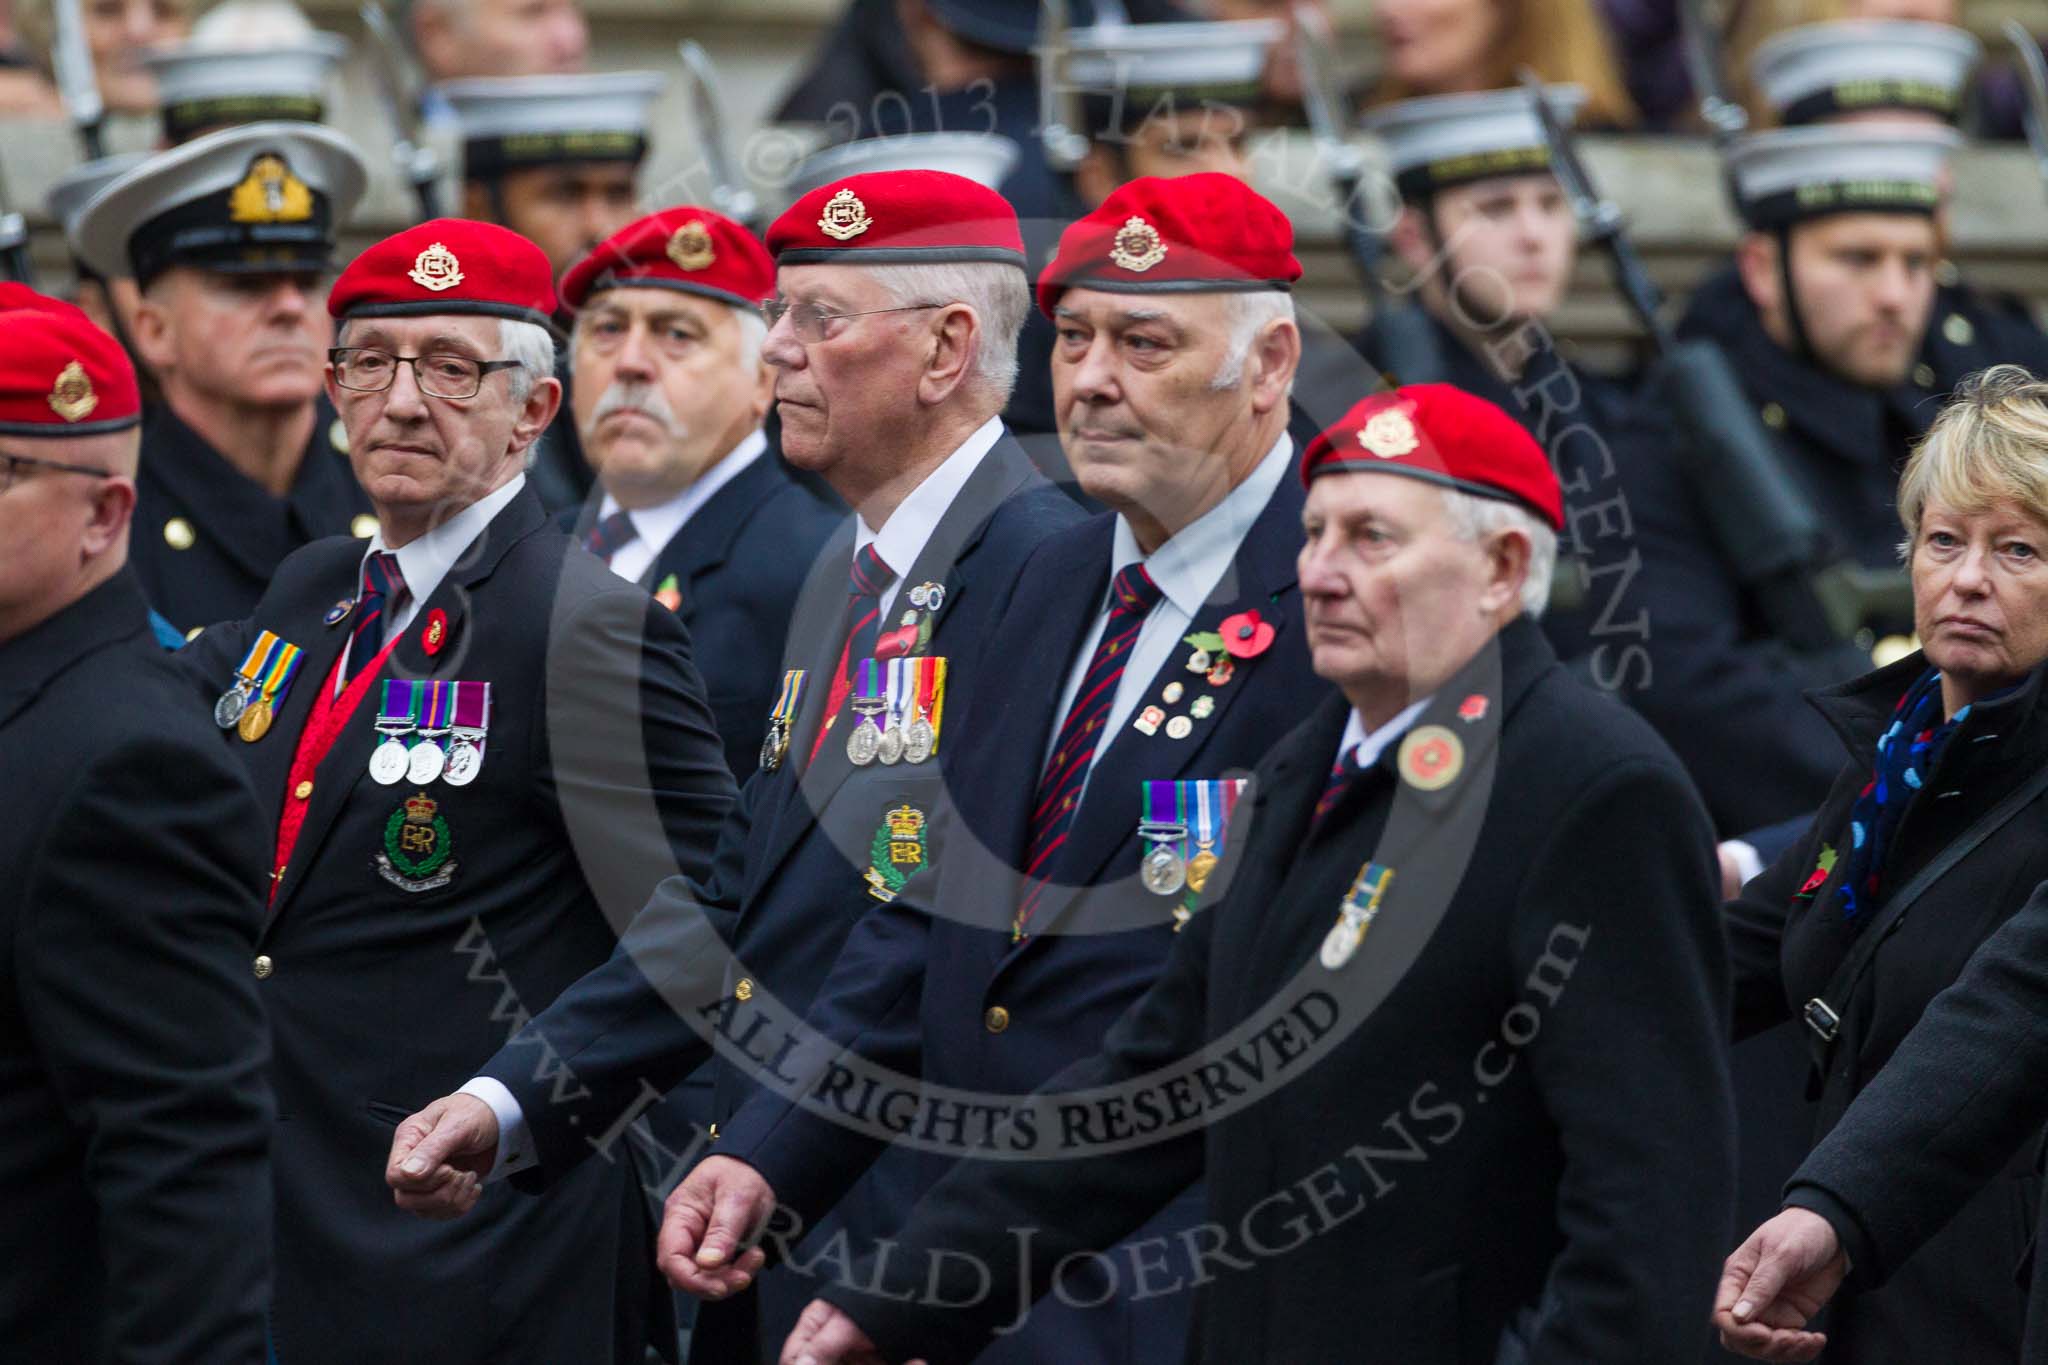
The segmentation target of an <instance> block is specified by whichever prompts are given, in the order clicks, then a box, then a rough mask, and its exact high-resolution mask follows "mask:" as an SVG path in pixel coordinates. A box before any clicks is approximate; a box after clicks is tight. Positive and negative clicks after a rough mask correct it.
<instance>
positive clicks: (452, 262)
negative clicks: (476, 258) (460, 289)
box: [406, 242, 462, 294]
mask: <svg viewBox="0 0 2048 1365" xmlns="http://www.w3.org/2000/svg"><path fill="white" fill-rule="evenodd" d="M406 273H407V274H409V275H410V276H412V282H413V283H414V284H416V285H418V286H419V287H420V288H422V289H431V290H432V291H433V292H434V293H436V294H438V293H440V292H441V291H442V290H444V289H453V288H454V287H455V286H456V285H458V284H461V283H462V262H460V261H458V260H456V259H455V253H454V252H452V251H450V250H449V249H448V248H447V247H445V246H442V245H441V244H440V243H439V242H435V243H434V244H433V245H432V246H429V247H428V248H427V249H426V250H425V251H422V252H421V253H420V254H419V255H418V256H416V257H414V258H413V263H412V269H411V270H409V271H407V272H406Z"/></svg>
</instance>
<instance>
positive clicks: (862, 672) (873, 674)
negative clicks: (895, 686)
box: [853, 659, 889, 730]
mask: <svg viewBox="0 0 2048 1365" xmlns="http://www.w3.org/2000/svg"><path fill="white" fill-rule="evenodd" d="M887 662H888V661H887V660H884V659H862V660H861V661H860V666H859V667H858V668H857V669H855V670H854V677H853V695H854V699H855V700H856V701H876V702H880V703H881V704H882V707H884V708H886V707H887V706H888V704H889V703H888V698H887V696H886V695H885V688H886V687H887V685H888V684H887V679H886V675H885V674H884V673H883V668H884V666H885V665H886V664H887ZM854 710H855V714H856V716H857V721H856V723H857V724H861V725H866V724H868V714H872V713H873V712H872V711H871V709H870V708H866V707H855V708H854ZM863 713H866V714H863ZM875 728H876V729H877V730H879V729H881V728H882V724H881V720H880V719H879V718H878V719H877V720H876V721H875Z"/></svg>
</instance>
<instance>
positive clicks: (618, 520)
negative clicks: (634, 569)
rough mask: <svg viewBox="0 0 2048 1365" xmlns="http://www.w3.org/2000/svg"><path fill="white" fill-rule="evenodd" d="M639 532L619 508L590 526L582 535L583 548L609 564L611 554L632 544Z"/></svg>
mask: <svg viewBox="0 0 2048 1365" xmlns="http://www.w3.org/2000/svg"><path fill="white" fill-rule="evenodd" d="M639 534H640V533H639V532H638V531H636V530H634V529H633V519H632V518H631V517H630V516H628V515H626V513H625V511H624V509H621V510H619V511H617V512H614V513H612V514H611V515H610V516H608V517H606V518H605V519H604V520H603V521H600V522H599V523H598V524H597V525H595V526H593V527H591V528H590V532H589V534H588V535H586V536H584V537H583V548H584V549H586V550H588V551H590V553H592V554H594V555H596V556H597V557H598V558H599V559H602V560H603V561H604V562H605V563H607V564H609V563H611V562H612V556H613V555H615V554H617V553H618V552H619V551H621V550H623V549H625V548H626V547H627V546H628V545H630V544H632V543H633V538H634V537H635V536H637V535H639Z"/></svg>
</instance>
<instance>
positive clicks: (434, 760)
mask: <svg viewBox="0 0 2048 1365" xmlns="http://www.w3.org/2000/svg"><path fill="white" fill-rule="evenodd" d="M447 766H448V755H447V754H445V753H443V752H442V751H441V746H440V745H438V744H436V743H434V741H433V740H431V739H423V740H421V741H420V742H419V743H417V744H415V745H413V746H412V750H411V752H410V753H408V754H407V755H406V767H405V780H406V781H408V782H410V783H412V784H413V785H414V786H415V787H424V786H426V785H427V784H428V783H429V782H432V781H434V779H436V778H438V777H439V776H440V775H441V770H442V769H443V768H446V767H447Z"/></svg>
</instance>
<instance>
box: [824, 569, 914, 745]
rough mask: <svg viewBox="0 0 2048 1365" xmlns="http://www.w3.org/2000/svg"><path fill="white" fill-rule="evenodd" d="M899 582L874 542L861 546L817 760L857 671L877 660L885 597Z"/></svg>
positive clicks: (848, 587) (850, 579) (851, 573)
mask: <svg viewBox="0 0 2048 1365" xmlns="http://www.w3.org/2000/svg"><path fill="white" fill-rule="evenodd" d="M895 581H896V571H895V570H894V569H892V568H890V567H889V565H888V562H887V561H885V560H884V559H883V558H882V556H881V552H880V551H878V550H876V549H875V546H874V542H872V541H870V542H869V543H868V544H866V545H863V546H861V548H860V553H859V554H856V555H855V556H854V557H853V568H852V569H851V570H850V571H849V573H848V574H847V585H846V591H847V604H846V614H847V620H848V621H849V622H850V623H851V624H850V625H849V626H848V627H847V631H846V643H845V644H843V645H841V646H840V647H839V667H838V668H836V669H834V670H833V672H832V690H831V691H830V692H829V693H827V694H826V697H825V715H824V718H823V719H822V720H820V721H819V723H818V735H817V738H815V739H813V740H812V741H811V758H812V759H813V760H815V759H816V758H817V756H818V750H819V749H820V748H821V747H823V746H824V743H825V733H826V731H827V730H829V729H830V728H831V726H832V722H833V718H834V717H835V716H837V715H838V714H839V709H840V708H841V707H843V706H845V705H846V697H847V694H848V693H849V692H851V691H852V690H853V670H854V669H855V668H857V667H859V666H860V661H861V660H862V659H867V658H872V657H873V656H874V652H875V637H876V636H877V635H879V634H881V630H882V594H883V593H885V592H887V591H888V590H889V585H890V584H891V583H894V582H895Z"/></svg>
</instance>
